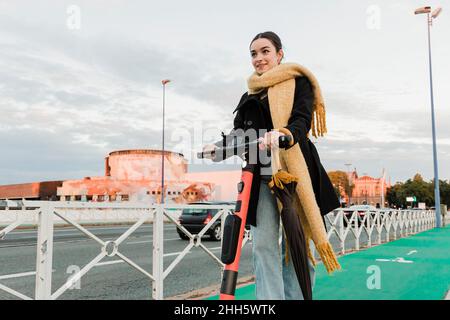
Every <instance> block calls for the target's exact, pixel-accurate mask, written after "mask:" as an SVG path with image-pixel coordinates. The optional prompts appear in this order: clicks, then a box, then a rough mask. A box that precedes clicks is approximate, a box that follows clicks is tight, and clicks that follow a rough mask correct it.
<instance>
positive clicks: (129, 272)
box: [0, 224, 385, 300]
mask: <svg viewBox="0 0 450 320" xmlns="http://www.w3.org/2000/svg"><path fill="white" fill-rule="evenodd" d="M128 228H129V226H114V227H89V228H87V229H89V230H90V231H91V232H92V233H94V234H95V235H96V236H98V237H99V238H101V239H102V240H115V239H117V238H118V237H119V236H120V235H121V234H123V233H124V232H125V231H126V230H127V229H128ZM361 238H362V242H363V243H364V242H365V241H367V237H365V236H364V233H363V235H362V237H361ZM382 239H383V241H384V240H385V235H383V238H382ZM36 240H37V233H36V231H35V230H15V231H13V232H12V233H9V234H8V235H7V237H6V238H5V239H3V240H0V283H1V284H3V285H6V286H8V287H10V288H12V289H14V290H16V291H19V292H21V293H23V294H25V295H27V296H29V297H34V284H35V280H34V277H35V274H34V273H33V272H34V271H35V268H36ZM330 240H331V243H332V245H333V247H334V249H335V250H336V251H339V250H340V246H339V243H338V240H337V237H336V236H332V237H331V239H330ZM375 240H376V239H375V238H374V239H372V242H373V243H374V242H375ZM188 243H189V241H187V240H181V239H180V238H179V236H178V234H177V232H176V229H175V226H174V225H173V224H165V225H164V269H166V268H167V267H168V266H169V265H170V263H171V262H172V261H174V260H175V258H176V257H177V255H178V254H179V253H180V252H181V251H183V249H184V248H185V247H186V246H187V245H188ZM202 243H203V244H204V245H205V246H206V247H207V248H209V249H210V250H211V251H212V252H213V253H214V254H215V255H216V256H217V257H219V258H220V253H221V248H220V242H217V241H213V240H210V239H209V237H204V238H203V240H202ZM152 244H153V226H152V225H151V224H148V225H144V226H142V227H140V228H139V229H138V230H136V231H135V232H134V233H133V234H132V235H131V236H130V237H129V238H128V239H127V240H126V241H125V242H124V243H122V244H121V245H120V247H119V251H120V252H121V253H122V254H124V255H125V256H127V257H128V258H130V259H131V260H133V261H134V262H135V263H137V264H138V265H139V266H141V267H142V268H143V269H144V270H146V271H147V272H149V273H150V274H151V273H152ZM345 246H346V250H349V249H352V248H354V246H355V241H354V237H353V236H352V234H351V232H350V233H349V237H348V239H347V241H346V244H345ZM100 252H101V248H100V245H99V244H98V243H97V242H95V241H94V240H91V239H89V238H87V237H86V236H85V235H84V234H82V233H81V232H79V231H78V230H76V229H74V228H64V229H55V233H54V255H53V270H54V272H53V275H52V277H53V281H52V292H55V291H56V290H57V289H58V288H59V287H61V286H62V285H63V284H64V283H65V282H66V281H67V280H68V278H69V277H70V276H71V275H73V274H74V273H75V271H77V270H79V269H80V268H82V267H83V266H85V265H86V264H88V263H89V262H90V261H91V260H92V259H93V258H94V257H95V256H97V255H98V254H99V253H100ZM252 274H253V272H252V262H251V242H248V243H247V245H246V246H245V247H244V249H243V251H242V257H241V263H240V272H239V276H240V277H248V276H251V275H252ZM220 281H221V272H220V267H219V266H218V264H217V263H216V262H215V261H214V260H213V259H212V258H211V257H210V256H209V255H208V254H207V253H206V252H205V251H204V250H203V249H201V248H196V247H194V248H192V249H191V251H190V253H189V254H187V255H186V256H185V257H184V258H183V259H182V260H181V262H180V263H179V264H178V265H177V266H176V267H175V268H174V269H173V270H172V272H171V273H170V274H169V275H168V276H167V277H166V279H165V280H164V298H170V297H173V296H175V295H179V294H184V293H189V292H195V291H196V290H198V289H201V288H205V287H210V286H217V288H219V287H220ZM151 291H152V285H151V280H150V279H148V278H147V277H146V276H145V275H143V274H142V273H140V272H138V271H137V270H136V269H134V268H132V267H131V266H129V265H128V264H126V263H124V262H123V261H122V260H120V258H119V257H117V256H116V257H111V258H108V257H106V258H104V259H103V260H102V261H101V262H100V263H98V264H97V266H95V267H94V268H93V269H91V270H90V271H89V272H88V273H87V274H86V275H85V276H84V277H83V278H82V279H81V281H80V283H79V286H77V287H76V288H74V289H72V290H68V291H66V292H65V293H64V294H63V295H62V296H61V297H60V299H99V300H106V299H108V300H112V299H118V300H129V299H139V300H141V299H144V300H145V299H151ZM3 299H17V298H16V297H14V296H12V295H10V294H9V293H6V292H4V291H2V290H0V300H3Z"/></svg>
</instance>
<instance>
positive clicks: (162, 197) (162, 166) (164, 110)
mask: <svg viewBox="0 0 450 320" xmlns="http://www.w3.org/2000/svg"><path fill="white" fill-rule="evenodd" d="M169 82H170V80H169V79H165V80H162V81H161V83H162V85H163V131H162V154H161V203H162V204H164V128H165V122H164V118H165V113H166V84H168V83H169Z"/></svg>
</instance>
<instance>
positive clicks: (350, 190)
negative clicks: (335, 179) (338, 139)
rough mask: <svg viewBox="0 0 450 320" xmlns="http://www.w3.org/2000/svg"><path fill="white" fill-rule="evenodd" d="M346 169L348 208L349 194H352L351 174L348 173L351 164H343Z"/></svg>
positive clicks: (349, 202)
mask: <svg viewBox="0 0 450 320" xmlns="http://www.w3.org/2000/svg"><path fill="white" fill-rule="evenodd" d="M344 165H345V166H346V167H347V178H348V204H347V205H348V206H350V204H351V203H352V202H351V200H350V198H351V193H352V188H351V183H352V181H351V178H350V176H351V173H350V166H351V165H352V164H351V163H346V164H344Z"/></svg>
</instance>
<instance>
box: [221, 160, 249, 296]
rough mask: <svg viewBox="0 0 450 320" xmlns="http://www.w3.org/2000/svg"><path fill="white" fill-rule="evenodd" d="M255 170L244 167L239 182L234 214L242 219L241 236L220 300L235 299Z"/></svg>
mask: <svg viewBox="0 0 450 320" xmlns="http://www.w3.org/2000/svg"><path fill="white" fill-rule="evenodd" d="M252 181H253V172H252V170H248V169H247V170H246V168H244V169H242V176H241V182H240V183H239V184H238V191H239V193H238V198H237V202H236V210H235V212H234V215H236V216H238V217H239V218H240V219H241V226H240V229H239V237H238V241H237V248H236V255H235V257H234V261H233V262H231V263H229V264H227V265H225V269H224V272H223V278H222V286H221V288H220V300H234V297H235V290H236V282H237V277H238V270H239V261H240V258H241V249H242V240H243V238H244V232H245V225H246V221H247V213H248V205H249V202H250V191H251V189H252Z"/></svg>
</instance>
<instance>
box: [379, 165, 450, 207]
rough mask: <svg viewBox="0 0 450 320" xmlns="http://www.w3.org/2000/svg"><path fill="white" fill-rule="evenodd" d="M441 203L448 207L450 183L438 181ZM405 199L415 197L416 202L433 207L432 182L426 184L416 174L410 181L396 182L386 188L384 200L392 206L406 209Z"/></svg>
mask: <svg viewBox="0 0 450 320" xmlns="http://www.w3.org/2000/svg"><path fill="white" fill-rule="evenodd" d="M439 190H440V193H439V194H440V196H441V203H443V204H446V205H447V206H450V183H449V182H447V181H445V180H439ZM406 197H416V199H417V202H425V204H426V205H427V206H428V207H434V205H435V203H434V180H430V181H429V182H426V181H424V180H423V178H422V175H420V174H419V173H416V174H415V175H414V177H413V178H412V179H408V180H407V181H406V182H397V183H396V184H395V185H393V186H392V187H390V188H388V190H387V195H386V200H387V201H388V203H389V204H390V205H391V206H392V205H395V206H397V207H403V208H404V207H406V206H407V205H408V204H409V203H407V201H406Z"/></svg>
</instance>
